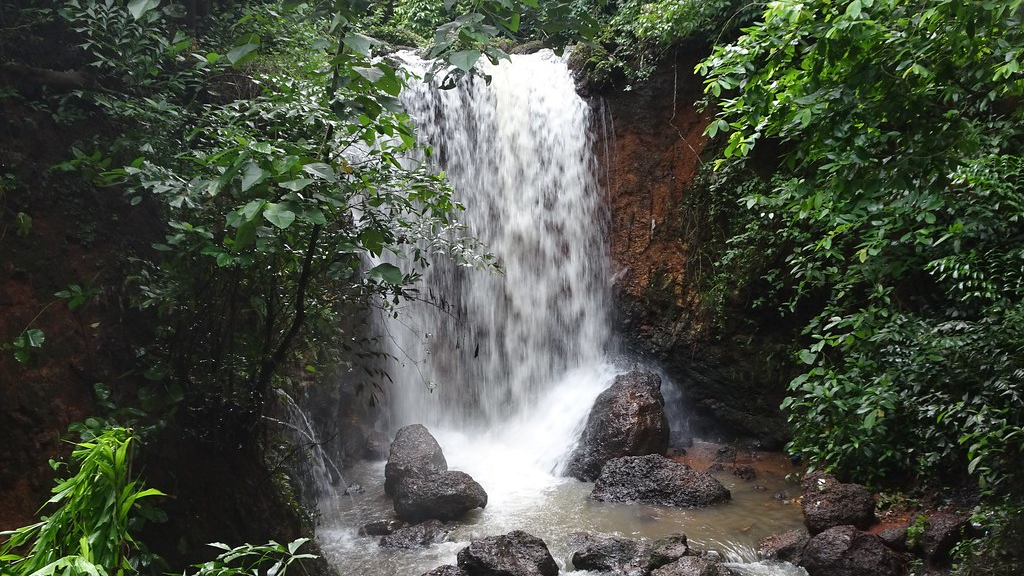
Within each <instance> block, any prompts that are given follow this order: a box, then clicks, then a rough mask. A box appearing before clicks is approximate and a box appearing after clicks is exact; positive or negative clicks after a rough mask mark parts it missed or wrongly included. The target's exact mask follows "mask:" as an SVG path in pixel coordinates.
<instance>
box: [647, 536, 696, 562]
mask: <svg viewBox="0 0 1024 576" xmlns="http://www.w3.org/2000/svg"><path fill="white" fill-rule="evenodd" d="M689 553H690V547H689V546H688V545H687V542H686V534H669V535H668V536H665V537H664V538H659V539H657V540H655V541H654V543H653V544H651V553H650V556H648V557H647V569H648V570H654V569H655V568H661V567H662V566H665V565H666V564H671V563H673V562H675V561H676V560H679V559H680V558H682V557H683V556H686V555H687V554H689Z"/></svg>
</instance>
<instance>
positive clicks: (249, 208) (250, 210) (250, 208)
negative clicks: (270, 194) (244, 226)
mask: <svg viewBox="0 0 1024 576" xmlns="http://www.w3.org/2000/svg"><path fill="white" fill-rule="evenodd" d="M266 205H267V201H266V200H253V201H252V202H249V203H248V204H246V205H245V206H243V207H242V209H241V210H239V212H240V213H241V214H242V216H244V217H245V219H246V220H252V219H253V218H255V217H256V215H257V214H259V213H260V210H263V207H264V206H266Z"/></svg>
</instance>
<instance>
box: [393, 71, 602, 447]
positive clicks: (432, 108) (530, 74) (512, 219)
mask: <svg viewBox="0 0 1024 576" xmlns="http://www.w3.org/2000/svg"><path fill="white" fill-rule="evenodd" d="M513 60H514V62H513V65H504V66H497V67H495V66H488V67H487V69H486V70H485V73H486V74H488V75H489V76H490V77H491V81H490V84H489V85H488V84H487V83H486V82H484V80H483V79H482V78H479V77H476V78H472V79H468V80H466V81H464V82H463V83H462V85H461V86H460V87H459V88H458V89H455V90H449V91H441V90H437V89H436V88H434V87H432V86H430V85H428V84H425V83H412V85H411V86H410V87H409V88H408V89H407V90H406V91H405V92H404V93H403V96H402V101H403V103H404V104H405V106H406V109H407V110H408V111H409V113H410V115H411V116H412V117H413V119H414V122H415V124H416V126H417V130H418V132H419V135H420V137H421V140H422V142H423V143H425V144H428V145H429V146H431V147H432V148H433V150H434V156H433V161H434V162H436V163H437V164H438V165H439V166H440V167H441V168H443V169H444V170H445V172H446V173H447V175H448V178H449V180H450V182H451V183H452V185H453V186H454V188H455V190H456V198H457V199H458V200H459V201H460V202H462V203H463V204H464V205H465V206H466V207H467V209H466V211H465V213H464V214H463V216H462V221H463V222H464V224H465V225H466V226H467V228H468V231H469V233H470V234H471V235H473V236H475V237H477V238H479V239H481V240H482V241H483V242H484V243H485V244H486V245H487V246H488V248H489V249H490V250H491V251H492V252H493V253H494V254H495V255H496V256H497V257H498V258H499V262H500V266H501V268H502V270H503V273H502V274H486V273H481V272H480V271H476V270H467V269H462V268H458V267H456V266H454V265H452V264H450V263H444V262H438V263H436V264H434V265H433V266H432V267H431V268H430V269H429V270H428V272H427V273H426V274H425V276H424V278H423V282H422V285H421V286H420V293H421V296H423V297H424V298H426V299H427V300H428V301H427V302H421V303H417V304H413V305H408V306H405V307H403V308H402V310H401V311H400V316H399V318H397V319H394V318H388V319H387V320H386V325H385V326H384V329H385V330H386V332H387V334H388V337H389V339H390V342H391V345H392V346H393V348H392V350H390V352H391V354H392V356H394V357H395V358H396V361H395V362H393V363H392V364H391V365H389V366H388V372H389V374H390V376H391V378H392V379H393V380H394V382H395V384H394V385H393V386H392V387H391V403H392V408H391V409H392V414H393V415H394V418H395V421H394V422H393V425H394V426H395V427H397V426H401V425H405V424H409V423H413V422H422V423H424V424H426V425H427V426H428V427H441V428H453V427H454V428H459V429H463V430H467V429H486V430H492V431H493V430H494V427H495V426H496V425H497V426H500V425H502V424H505V423H508V422H509V421H511V420H512V419H514V418H516V417H518V416H519V415H520V414H519V413H520V412H521V411H522V410H523V409H525V408H527V407H529V408H530V409H531V411H536V408H537V406H538V402H539V401H540V400H541V398H542V396H544V395H545V394H549V393H551V392H552V390H554V389H555V388H557V387H558V386H559V385H566V383H567V382H573V383H575V384H577V385H581V386H583V387H584V388H588V386H587V383H586V382H583V380H585V379H586V376H584V375H583V374H584V373H586V372H587V371H591V372H593V371H594V370H595V369H597V367H598V366H600V365H601V363H602V358H603V355H604V352H605V346H606V345H607V343H608V340H609V328H608V318H607V316H608V312H607V310H608V296H607V292H608V265H607V256H606V249H605V245H604V239H603V238H604V234H603V231H604V226H603V220H602V216H601V206H600V195H599V192H598V186H597V183H596V181H595V176H594V174H595V172H596V171H595V160H594V155H593V152H592V148H593V142H592V140H591V136H590V131H589V130H588V128H589V124H590V111H589V108H588V107H587V105H586V103H585V102H584V101H583V100H582V99H580V98H579V97H578V96H576V93H575V87H574V83H573V79H572V77H571V74H570V73H569V71H568V69H567V68H566V66H565V65H564V63H562V62H561V61H560V60H559V59H558V58H556V57H555V56H553V55H552V54H550V53H545V54H537V55H531V56H513ZM525 61H529V64H527V65H523V64H522V62H525ZM411 65H415V64H411ZM593 376H594V377H596V378H607V377H608V374H607V373H606V371H601V372H597V373H593ZM606 383H607V380H604V381H597V382H593V383H592V384H593V386H589V387H591V388H592V387H596V388H597V389H600V387H601V385H603V384H606ZM586 395H587V394H584V396H586ZM584 401H585V400H584Z"/></svg>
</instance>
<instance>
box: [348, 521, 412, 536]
mask: <svg viewBox="0 0 1024 576" xmlns="http://www.w3.org/2000/svg"><path fill="white" fill-rule="evenodd" d="M405 526H406V523H405V522H402V521H401V520H374V521H373V522H367V523H366V524H363V525H362V526H360V527H359V535H360V536H387V535H388V534H391V533H393V532H394V531H395V530H398V529H399V528H403V527H405Z"/></svg>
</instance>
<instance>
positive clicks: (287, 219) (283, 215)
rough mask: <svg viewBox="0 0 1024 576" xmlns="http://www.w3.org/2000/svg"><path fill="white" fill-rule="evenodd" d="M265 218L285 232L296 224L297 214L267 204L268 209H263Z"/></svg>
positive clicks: (281, 207)
mask: <svg viewBox="0 0 1024 576" xmlns="http://www.w3.org/2000/svg"><path fill="white" fill-rule="evenodd" d="M263 217H264V218H266V219H267V220H268V221H269V222H270V223H271V224H273V225H274V226H277V227H278V228H280V229H281V230H284V229H285V228H287V227H289V226H291V225H292V222H295V212H292V211H291V210H288V209H287V208H285V207H283V206H282V205H280V204H275V203H273V202H268V203H267V206H266V208H264V209H263Z"/></svg>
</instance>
